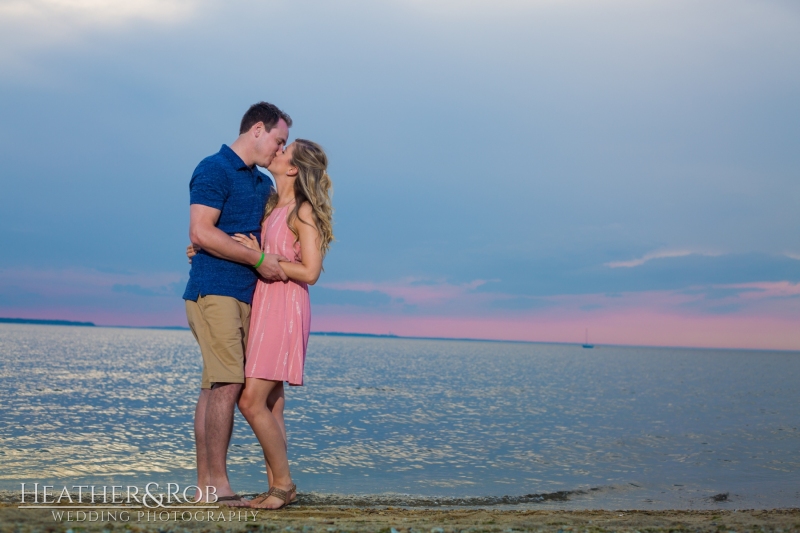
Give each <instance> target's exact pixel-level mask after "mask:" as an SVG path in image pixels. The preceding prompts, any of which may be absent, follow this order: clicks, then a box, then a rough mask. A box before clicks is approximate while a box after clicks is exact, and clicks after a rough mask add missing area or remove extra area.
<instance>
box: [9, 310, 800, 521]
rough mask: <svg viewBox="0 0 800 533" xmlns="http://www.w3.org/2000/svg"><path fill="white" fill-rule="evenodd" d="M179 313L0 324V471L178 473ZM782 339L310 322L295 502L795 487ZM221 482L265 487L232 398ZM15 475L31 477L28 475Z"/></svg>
mask: <svg viewBox="0 0 800 533" xmlns="http://www.w3.org/2000/svg"><path fill="white" fill-rule="evenodd" d="M199 379H200V354H199V350H198V348H197V346H196V344H195V341H194V338H193V337H192V335H191V334H190V333H189V332H188V331H160V330H146V329H116V328H81V327H63V326H34V325H8V324H0V398H2V399H1V400H0V489H4V490H10V491H17V492H18V491H19V489H20V484H21V483H34V482H39V483H45V482H46V483H48V484H52V485H56V486H58V487H61V486H63V485H68V486H72V485H87V484H88V485H91V484H94V485H112V484H116V485H125V484H131V485H138V486H143V485H144V484H145V483H147V482H151V481H153V482H159V483H161V484H162V486H163V485H164V484H166V483H167V482H173V483H180V484H181V485H189V484H192V483H194V481H195V478H194V470H193V469H194V441H193V436H192V417H193V411H194V403H195V401H196V398H197V392H198V387H199ZM798 382H800V353H788V352H760V351H734V350H698V349H667V348H639V347H616V346H613V347H612V346H598V347H596V348H594V349H593V350H586V349H582V348H581V347H580V346H570V345H554V344H526V343H504V342H468V341H446V340H415V339H396V338H363V337H326V336H312V337H311V340H310V342H309V352H308V358H307V363H306V385H305V386H303V387H290V388H287V411H286V420H287V428H288V435H289V456H290V461H291V467H292V473H293V477H294V479H295V482H296V483H297V485H298V487H299V491H300V493H301V500H302V501H305V502H309V503H331V504H356V505H409V506H417V505H420V506H441V505H443V506H460V505H467V506H488V505H502V506H506V507H516V508H520V507H523V508H541V507H545V508H552V507H558V508H606V509H663V508H679V509H691V508H730V509H734V508H773V507H798V506H800V430H799V428H800V392H798V391H799V390H800V388H798ZM228 468H229V475H230V478H231V482H232V485H233V487H234V489H235V490H237V491H244V492H261V491H262V490H265V489H266V476H265V474H264V465H263V456H262V453H261V450H260V448H259V446H258V443H257V441H256V439H255V438H254V437H253V435H252V433H251V431H250V429H249V427H248V426H247V423H246V422H245V421H244V419H243V418H242V417H241V416H240V415H238V414H237V419H236V426H235V433H234V436H233V440H232V443H231V447H230V452H229V461H228ZM28 486H30V485H28Z"/></svg>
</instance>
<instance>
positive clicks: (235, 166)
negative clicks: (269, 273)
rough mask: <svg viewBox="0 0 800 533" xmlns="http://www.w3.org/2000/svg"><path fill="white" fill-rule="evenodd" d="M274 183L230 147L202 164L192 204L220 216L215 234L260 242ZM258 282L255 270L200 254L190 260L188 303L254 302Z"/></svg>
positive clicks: (192, 184)
mask: <svg viewBox="0 0 800 533" xmlns="http://www.w3.org/2000/svg"><path fill="white" fill-rule="evenodd" d="M271 187H272V182H271V181H270V179H269V178H268V177H267V176H266V174H263V173H262V172H260V171H259V170H258V169H257V168H255V167H253V168H250V167H248V166H247V165H245V164H244V161H242V159H241V158H240V157H239V156H238V155H236V152H234V151H233V150H231V149H230V148H229V147H228V146H226V145H224V144H223V145H222V148H220V150H219V152H217V153H216V154H214V155H212V156H209V157H207V158H205V159H203V160H202V161H201V162H200V164H199V165H197V168H196V169H195V170H194V173H193V174H192V181H190V182H189V197H190V203H192V204H201V205H207V206H209V207H213V208H214V209H219V210H220V215H219V220H218V221H217V228H219V229H221V230H222V231H224V232H225V233H227V234H228V235H233V234H234V233H244V234H245V235H249V234H251V233H252V234H253V235H255V236H256V237H258V239H259V240H260V239H261V218H262V216H263V215H264V206H265V205H266V203H267V198H268V197H269V193H270V189H271ZM257 280H258V276H257V274H256V271H255V269H254V268H253V267H251V266H249V265H243V264H241V263H234V262H232V261H227V260H225V259H220V258H218V257H214V256H213V255H211V254H209V253H207V252H206V251H205V250H201V251H200V252H199V253H198V254H197V255H195V256H194V257H193V258H192V269H191V271H190V272H189V283H188V284H187V285H186V292H184V293H183V299H184V300H193V301H197V298H198V297H199V296H206V295H209V294H215V295H219V296H231V297H233V298H236V299H237V300H239V301H242V302H245V303H248V304H249V303H252V302H253V291H255V288H256V281H257Z"/></svg>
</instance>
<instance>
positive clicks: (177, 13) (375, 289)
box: [0, 0, 800, 350]
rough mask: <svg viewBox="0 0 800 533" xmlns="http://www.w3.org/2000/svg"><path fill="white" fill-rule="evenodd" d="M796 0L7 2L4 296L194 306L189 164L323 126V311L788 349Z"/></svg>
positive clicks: (154, 312) (125, 312) (794, 256)
mask: <svg viewBox="0 0 800 533" xmlns="http://www.w3.org/2000/svg"><path fill="white" fill-rule="evenodd" d="M798 95H800V3H798V2H796V1H794V0H752V1H740V0H720V1H705V0H700V1H697V0H692V1H682V0H652V1H647V2H642V1H638V0H636V1H634V0H619V1H617V0H530V1H525V0H493V1H489V0H464V1H458V2H456V1H452V0H424V1H423V0H386V1H383V2H374V1H367V0H348V1H342V2H314V1H302V0H300V1H291V2H290V1H283V0H281V1H271V0H262V1H259V2H256V1H241V2H215V1H211V0H159V1H155V0H137V1H129V2H121V1H119V0H114V1H112V0H26V1H17V0H9V1H4V2H2V3H0V96H1V98H0V117H2V119H0V141H2V142H0V190H1V191H2V193H0V194H2V200H3V209H2V210H0V249H1V250H2V253H0V317H25V318H51V319H69V320H89V321H93V322H95V323H97V324H103V325H156V326H185V325H186V319H185V316H184V311H183V301H182V300H181V298H180V296H181V294H182V292H183V288H184V286H185V283H186V280H187V279H188V264H187V263H186V259H185V256H184V255H183V254H184V248H185V246H186V244H188V183H189V178H190V176H191V173H192V170H193V169H194V167H195V165H196V164H197V163H198V162H199V161H200V160H201V159H202V158H203V157H205V156H207V155H210V154H212V153H214V152H216V151H217V150H218V149H219V147H220V145H221V144H223V143H228V144H229V143H231V142H232V141H233V140H234V139H235V137H236V134H237V132H238V123H239V120H240V118H241V115H242V113H243V112H244V111H245V110H246V109H247V107H248V106H249V105H250V104H252V103H254V102H256V101H259V100H267V101H270V102H272V103H275V104H277V105H278V106H280V107H281V108H283V109H284V110H286V111H287V112H288V113H289V114H290V115H291V116H292V118H293V119H294V127H293V128H292V130H291V137H292V138H296V137H301V138H308V139H312V140H314V141H317V142H319V143H320V144H322V145H323V146H324V147H325V148H326V150H327V152H328V155H329V158H330V161H331V166H330V169H329V171H330V174H331V176H332V179H333V182H334V189H335V194H334V206H335V208H336V214H335V217H336V218H335V220H336V226H335V233H336V238H337V242H335V243H334V244H333V246H332V249H331V252H330V254H329V256H328V257H327V259H326V262H325V273H324V274H323V275H322V277H321V278H320V282H319V283H318V285H317V286H315V287H313V288H312V291H311V298H312V304H313V320H312V324H313V329H314V330H316V331H348V332H368V333H394V334H398V335H412V336H435V337H470V338H495V339H513V340H534V341H554V342H582V341H583V337H584V331H585V330H586V329H588V330H589V335H590V340H591V341H592V342H595V343H597V344H606V343H607V344H643V345H665V346H701V347H743V348H774V349H792V350H800V98H798Z"/></svg>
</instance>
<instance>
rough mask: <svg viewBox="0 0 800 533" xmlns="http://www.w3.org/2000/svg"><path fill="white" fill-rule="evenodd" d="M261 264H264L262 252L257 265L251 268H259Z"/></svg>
mask: <svg viewBox="0 0 800 533" xmlns="http://www.w3.org/2000/svg"><path fill="white" fill-rule="evenodd" d="M263 262H264V252H261V259H259V260H258V263H256V264H255V265H253V268H258V267H260V266H261V263H263Z"/></svg>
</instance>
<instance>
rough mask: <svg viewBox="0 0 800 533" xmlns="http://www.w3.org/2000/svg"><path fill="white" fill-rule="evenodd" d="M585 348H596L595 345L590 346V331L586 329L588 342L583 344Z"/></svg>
mask: <svg viewBox="0 0 800 533" xmlns="http://www.w3.org/2000/svg"><path fill="white" fill-rule="evenodd" d="M583 347H584V348H594V344H589V329H588V328H587V329H586V342H584V343H583Z"/></svg>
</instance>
